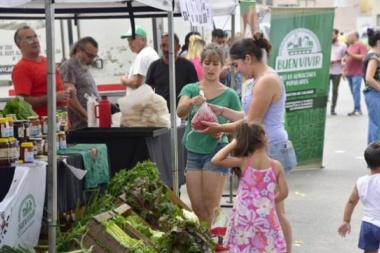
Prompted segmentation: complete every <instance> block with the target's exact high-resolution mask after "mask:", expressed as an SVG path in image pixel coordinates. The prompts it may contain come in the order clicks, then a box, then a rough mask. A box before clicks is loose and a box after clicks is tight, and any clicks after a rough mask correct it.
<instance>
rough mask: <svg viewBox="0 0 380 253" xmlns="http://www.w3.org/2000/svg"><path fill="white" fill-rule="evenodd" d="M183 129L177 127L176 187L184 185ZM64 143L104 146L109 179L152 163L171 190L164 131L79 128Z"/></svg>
mask: <svg viewBox="0 0 380 253" xmlns="http://www.w3.org/2000/svg"><path fill="white" fill-rule="evenodd" d="M184 132H185V127H183V126H182V127H178V129H177V135H178V171H179V172H178V173H179V181H178V182H179V184H180V185H182V184H184V183H185V178H184V169H185V166H186V149H185V148H184V147H183V145H182V143H181V140H182V137H183V134H184ZM67 142H68V143H105V144H107V148H108V154H109V157H110V175H111V177H112V176H113V175H115V173H116V172H117V171H119V170H121V169H131V168H133V167H134V166H135V165H136V164H137V163H138V162H140V161H144V160H148V159H150V160H151V161H153V162H155V163H156V164H157V167H158V169H159V170H160V173H161V179H162V180H163V181H164V182H165V184H167V185H168V186H169V187H172V185H173V180H172V167H171V134H170V130H169V129H165V128H154V129H152V128H82V129H77V130H70V131H68V134H67Z"/></svg>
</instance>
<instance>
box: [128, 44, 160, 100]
mask: <svg viewBox="0 0 380 253" xmlns="http://www.w3.org/2000/svg"><path fill="white" fill-rule="evenodd" d="M158 58H160V57H159V56H158V54H157V52H156V51H155V50H154V49H153V48H151V47H144V48H143V49H142V50H141V51H140V52H139V53H138V54H137V56H136V59H135V60H134V61H133V63H132V65H131V67H130V68H129V72H128V78H132V77H133V76H134V75H137V74H139V75H142V76H144V77H146V74H147V73H148V69H149V66H150V64H151V63H152V62H154V61H155V60H157V59H158ZM143 83H145V78H144V82H143ZM130 89H131V88H127V93H126V94H127V95H128V94H129V90H130Z"/></svg>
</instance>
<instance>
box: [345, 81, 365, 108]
mask: <svg viewBox="0 0 380 253" xmlns="http://www.w3.org/2000/svg"><path fill="white" fill-rule="evenodd" d="M346 77H347V81H348V84H349V85H350V90H351V94H352V97H353V98H354V111H361V107H360V86H361V84H362V76H346Z"/></svg>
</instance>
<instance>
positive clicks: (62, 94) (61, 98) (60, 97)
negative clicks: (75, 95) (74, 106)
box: [17, 90, 70, 107]
mask: <svg viewBox="0 0 380 253" xmlns="http://www.w3.org/2000/svg"><path fill="white" fill-rule="evenodd" d="M17 95H18V96H22V97H23V98H24V100H25V101H26V102H28V103H29V104H31V105H32V106H33V107H38V106H43V105H46V104H47V102H48V101H47V95H42V96H27V95H25V94H17ZM69 99H70V94H69V93H68V92H66V91H65V90H62V91H57V93H56V100H57V102H67V101H68V100H69Z"/></svg>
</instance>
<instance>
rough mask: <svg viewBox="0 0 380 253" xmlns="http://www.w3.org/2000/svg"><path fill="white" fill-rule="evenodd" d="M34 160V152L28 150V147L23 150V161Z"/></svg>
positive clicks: (30, 161) (29, 161)
mask: <svg viewBox="0 0 380 253" xmlns="http://www.w3.org/2000/svg"><path fill="white" fill-rule="evenodd" d="M32 162H34V154H33V152H29V150H28V149H25V151H24V163H32Z"/></svg>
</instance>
